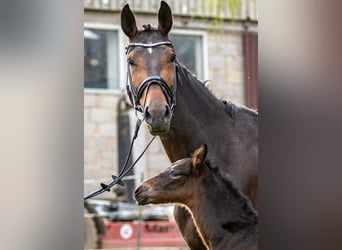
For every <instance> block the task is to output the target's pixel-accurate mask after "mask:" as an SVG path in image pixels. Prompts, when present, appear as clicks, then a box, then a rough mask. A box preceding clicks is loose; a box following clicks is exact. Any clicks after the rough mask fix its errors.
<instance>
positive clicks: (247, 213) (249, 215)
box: [204, 160, 258, 223]
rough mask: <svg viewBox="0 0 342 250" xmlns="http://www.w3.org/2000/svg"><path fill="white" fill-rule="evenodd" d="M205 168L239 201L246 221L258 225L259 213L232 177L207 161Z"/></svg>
mask: <svg viewBox="0 0 342 250" xmlns="http://www.w3.org/2000/svg"><path fill="white" fill-rule="evenodd" d="M204 165H205V166H204V167H207V168H208V169H209V170H210V171H211V172H212V173H213V174H214V176H215V177H216V178H217V179H218V180H220V181H221V182H222V184H223V186H224V187H225V188H226V190H229V191H230V193H231V194H232V195H233V196H234V198H235V199H236V200H237V202H238V205H239V208H240V209H241V210H240V211H241V214H242V217H244V219H246V220H248V221H250V222H255V223H257V221H258V214H257V211H256V210H255V209H254V208H253V205H252V203H251V201H250V200H249V199H248V198H247V196H245V195H244V194H243V193H242V192H241V191H240V190H239V189H238V188H237V187H236V186H235V184H234V182H233V181H232V180H231V177H230V176H228V175H227V174H224V173H223V172H222V170H221V169H220V168H219V167H217V166H216V167H213V166H212V165H211V163H210V162H209V161H208V160H206V161H205V163H204Z"/></svg>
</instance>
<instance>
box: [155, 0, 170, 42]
mask: <svg viewBox="0 0 342 250" xmlns="http://www.w3.org/2000/svg"><path fill="white" fill-rule="evenodd" d="M171 28H172V12H171V9H170V7H169V5H168V4H167V3H166V2H164V1H161V4H160V9H159V12H158V30H159V31H160V32H161V33H162V34H163V35H164V36H167V34H169V32H170V30H171Z"/></svg>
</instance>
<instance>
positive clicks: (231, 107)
mask: <svg viewBox="0 0 342 250" xmlns="http://www.w3.org/2000/svg"><path fill="white" fill-rule="evenodd" d="M176 64H177V66H178V72H179V73H180V78H181V81H180V84H183V81H187V82H193V83H195V84H197V85H198V86H202V87H203V89H204V90H205V92H206V93H209V94H210V96H211V97H213V98H212V99H213V100H215V101H216V102H221V103H223V104H224V106H225V107H226V110H227V112H228V114H229V115H230V116H231V117H232V118H233V119H234V118H235V117H236V113H237V112H241V113H244V114H247V115H248V116H251V117H255V118H257V117H258V112H257V111H256V110H253V109H250V108H248V107H246V106H243V105H237V104H234V103H233V102H231V101H226V100H222V101H221V100H219V99H218V98H216V97H215V96H214V94H213V93H212V92H211V91H210V90H209V89H208V88H207V87H206V86H205V84H206V82H208V81H201V80H199V79H198V78H197V77H196V75H194V74H193V73H192V72H191V71H190V70H188V69H187V68H186V67H185V66H184V65H183V64H182V63H181V62H180V61H178V60H177V61H176Z"/></svg>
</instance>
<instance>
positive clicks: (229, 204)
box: [135, 145, 258, 250]
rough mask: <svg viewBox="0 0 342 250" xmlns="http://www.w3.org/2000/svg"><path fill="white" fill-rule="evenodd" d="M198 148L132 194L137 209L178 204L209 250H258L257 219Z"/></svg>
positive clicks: (202, 150)
mask: <svg viewBox="0 0 342 250" xmlns="http://www.w3.org/2000/svg"><path fill="white" fill-rule="evenodd" d="M206 155H207V147H206V145H202V146H201V147H199V148H198V149H197V150H196V151H195V152H194V154H193V156H192V157H189V158H184V159H181V160H178V161H176V162H175V163H173V164H172V165H171V166H170V167H169V168H167V169H166V170H165V171H164V172H162V173H160V174H159V175H157V176H154V177H152V178H150V179H148V180H145V181H144V182H143V183H142V184H140V185H139V186H138V187H137V188H136V190H135V199H136V201H137V202H138V204H139V205H147V204H165V203H178V204H180V205H184V206H185V207H186V208H187V209H189V211H190V213H191V214H192V217H193V219H194V222H195V224H196V227H197V229H198V232H199V235H200V237H201V239H202V241H203V242H204V244H205V245H206V247H207V249H211V250H238V249H245V250H247V249H258V247H257V242H258V215H257V212H256V211H255V210H254V208H253V207H252V205H251V203H250V201H249V199H248V198H247V197H246V196H245V195H244V194H242V193H241V192H240V191H239V190H238V189H236V188H235V186H234V183H233V182H232V181H231V180H230V179H229V176H225V175H223V174H222V173H221V171H220V168H218V167H215V168H213V167H212V166H211V165H210V163H209V162H208V161H207V160H206Z"/></svg>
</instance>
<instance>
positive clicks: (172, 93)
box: [126, 41, 177, 115]
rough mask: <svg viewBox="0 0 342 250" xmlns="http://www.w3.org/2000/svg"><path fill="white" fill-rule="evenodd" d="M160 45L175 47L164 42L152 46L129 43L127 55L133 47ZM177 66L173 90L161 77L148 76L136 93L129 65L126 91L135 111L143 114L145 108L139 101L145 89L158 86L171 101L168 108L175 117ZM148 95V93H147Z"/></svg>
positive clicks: (153, 45)
mask: <svg viewBox="0 0 342 250" xmlns="http://www.w3.org/2000/svg"><path fill="white" fill-rule="evenodd" d="M160 45H167V46H173V43H172V42H171V41H162V42H157V43H152V44H146V43H129V44H128V45H127V47H126V55H127V54H128V51H129V49H130V48H132V47H142V48H153V47H157V46H160ZM174 65H175V78H174V84H173V88H172V90H171V89H170V87H169V85H167V83H166V82H165V81H164V79H163V78H162V77H160V76H148V77H147V78H146V79H145V80H144V81H143V82H142V83H141V84H140V86H139V88H138V90H137V91H135V89H134V86H133V82H132V76H131V71H130V68H129V64H127V82H126V90H127V95H128V96H129V98H130V101H131V103H132V104H133V105H134V109H135V110H136V111H138V112H141V113H143V111H144V107H143V106H142V105H141V104H140V102H139V100H140V98H141V96H142V95H143V93H144V91H145V89H146V90H147V91H148V89H149V88H150V86H151V85H152V84H157V85H159V87H160V88H161V90H162V91H163V93H164V95H165V97H166V98H167V100H169V99H170V103H169V102H168V106H169V108H170V110H171V113H172V115H173V113H174V109H175V106H176V89H177V80H176V79H177V73H176V70H177V66H176V63H175V64H174ZM146 94H147V93H146Z"/></svg>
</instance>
